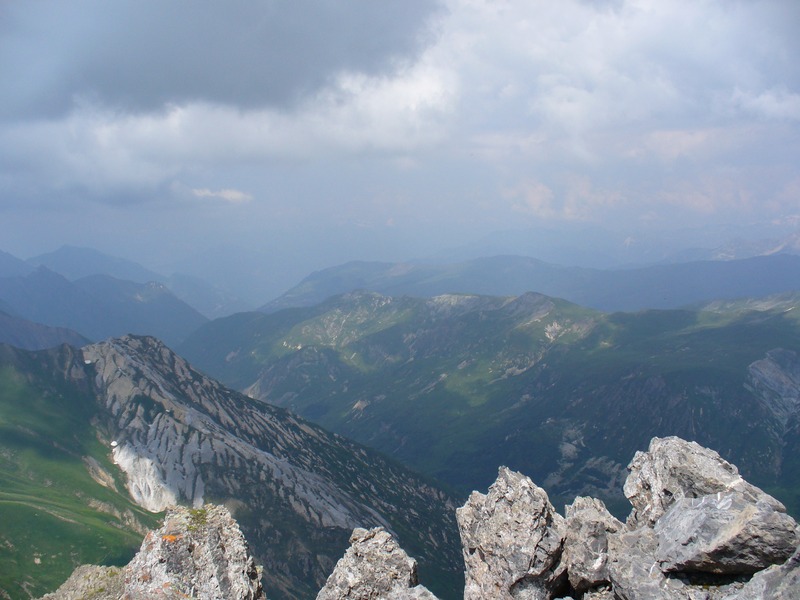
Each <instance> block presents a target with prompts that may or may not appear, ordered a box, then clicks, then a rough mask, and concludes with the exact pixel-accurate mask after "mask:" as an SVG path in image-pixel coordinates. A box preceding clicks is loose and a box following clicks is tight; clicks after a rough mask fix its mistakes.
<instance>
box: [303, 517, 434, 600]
mask: <svg viewBox="0 0 800 600" xmlns="http://www.w3.org/2000/svg"><path fill="white" fill-rule="evenodd" d="M350 544H351V545H350V548H348V550H347V552H346V553H345V555H344V556H343V557H342V558H341V559H340V560H339V562H338V563H336V568H335V569H334V570H333V573H332V574H331V576H330V577H329V578H328V581H327V582H326V583H325V587H324V588H322V590H320V592H319V594H318V595H317V600H349V599H352V600H373V599H385V600H412V599H418V600H436V597H435V596H434V595H433V594H431V593H430V592H429V591H428V590H427V589H425V588H424V587H422V586H420V585H417V561H415V560H414V559H413V558H411V557H409V556H408V554H406V553H405V551H404V550H403V549H402V548H400V546H398V545H397V542H396V541H395V540H394V538H393V537H392V536H391V535H390V534H389V533H388V532H386V531H385V530H384V529H383V528H381V527H376V528H374V529H370V530H367V529H360V528H359V529H356V530H354V531H353V535H351V536H350Z"/></svg>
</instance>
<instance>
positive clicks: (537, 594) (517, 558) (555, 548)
mask: <svg viewBox="0 0 800 600" xmlns="http://www.w3.org/2000/svg"><path fill="white" fill-rule="evenodd" d="M456 520H457V521H458V528H459V532H460V533H461V542H462V546H463V554H464V562H465V583H466V586H465V589H464V599H465V600H482V599H485V598H493V599H497V600H501V599H506V598H507V599H510V598H517V599H526V600H528V599H530V600H534V599H542V600H543V599H544V598H549V597H553V595H552V590H553V589H554V588H555V587H557V585H558V580H559V578H560V577H561V576H563V575H564V572H563V569H562V570H558V569H557V567H558V563H559V559H560V558H561V551H562V546H563V543H564V534H565V523H564V518H563V517H562V516H561V515H559V514H558V513H557V512H556V511H555V509H554V508H553V505H552V504H550V500H549V499H548V497H547V493H546V492H545V491H544V490H543V489H541V488H540V487H538V486H536V485H535V484H534V483H533V482H532V481H531V480H530V479H529V478H528V477H525V476H524V475H521V474H519V473H515V472H513V471H511V470H509V469H507V468H505V467H501V468H500V471H499V473H498V476H497V481H495V483H494V484H492V486H491V487H490V488H489V493H488V495H483V494H480V493H478V492H473V493H472V495H471V496H470V497H469V500H467V503H466V504H465V505H464V506H463V507H461V508H459V509H458V510H457V511H456Z"/></svg>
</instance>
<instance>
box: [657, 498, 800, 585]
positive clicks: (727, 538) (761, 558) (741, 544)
mask: <svg viewBox="0 0 800 600" xmlns="http://www.w3.org/2000/svg"><path fill="white" fill-rule="evenodd" d="M796 527H797V523H795V521H794V519H792V518H791V517H790V516H789V515H787V514H786V513H784V512H779V511H777V510H776V509H775V506H774V505H773V504H771V503H768V502H764V501H759V502H755V503H753V502H747V501H746V500H745V499H744V498H743V496H742V495H741V494H738V493H736V492H729V493H725V494H723V493H717V494H714V495H711V496H702V497H700V498H682V499H680V500H678V501H677V502H675V504H673V505H672V507H671V508H670V509H669V510H668V511H667V513H666V514H665V515H664V516H662V517H661V518H660V519H659V520H658V522H657V523H656V525H655V532H656V534H657V535H658V550H657V552H656V558H657V559H658V561H659V563H660V565H661V569H662V570H663V571H678V572H693V571H694V572H706V573H726V574H740V573H746V574H749V573H755V572H756V571H760V570H761V569H765V568H766V567H769V566H770V565H774V564H778V563H782V562H784V561H785V560H786V559H788V558H789V557H790V556H791V555H792V553H793V552H794V551H795V549H796V548H797V546H798V544H800V537H798V534H797V531H796Z"/></svg>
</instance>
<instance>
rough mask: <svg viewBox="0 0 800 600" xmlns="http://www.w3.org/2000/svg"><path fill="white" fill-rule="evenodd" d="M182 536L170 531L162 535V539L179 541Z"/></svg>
mask: <svg viewBox="0 0 800 600" xmlns="http://www.w3.org/2000/svg"><path fill="white" fill-rule="evenodd" d="M181 537H183V536H181V535H172V534H170V533H167V534H164V535H162V536H161V539H162V540H164V541H165V542H177V541H178V540H179V539H180V538H181Z"/></svg>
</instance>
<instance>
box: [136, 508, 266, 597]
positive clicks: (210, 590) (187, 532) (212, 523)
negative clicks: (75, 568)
mask: <svg viewBox="0 0 800 600" xmlns="http://www.w3.org/2000/svg"><path fill="white" fill-rule="evenodd" d="M124 589H125V593H124V595H123V599H124V600H145V599H157V598H165V599H172V598H176V599H177V598H187V597H189V598H207V599H208V600H234V599H235V600H256V599H261V598H264V593H263V590H262V587H261V576H260V574H259V572H258V570H257V569H256V564H255V561H254V560H253V557H252V556H251V555H250V553H249V551H248V548H247V543H246V542H245V539H244V536H243V535H242V532H241V531H240V530H239V526H238V525H237V524H236V521H234V520H233V519H232V518H231V515H230V513H229V512H228V510H227V509H225V508H224V507H221V506H212V505H206V506H204V507H203V508H200V509H187V508H182V507H181V508H176V509H175V510H173V511H171V512H170V513H168V515H167V518H166V520H165V521H164V525H163V526H162V527H161V528H160V529H158V530H156V531H151V532H150V533H148V534H147V536H146V537H145V539H144V542H142V547H141V549H140V550H139V553H138V554H137V555H136V556H135V557H134V559H133V560H132V561H131V562H130V563H129V564H128V566H127V567H125V571H124Z"/></svg>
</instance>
